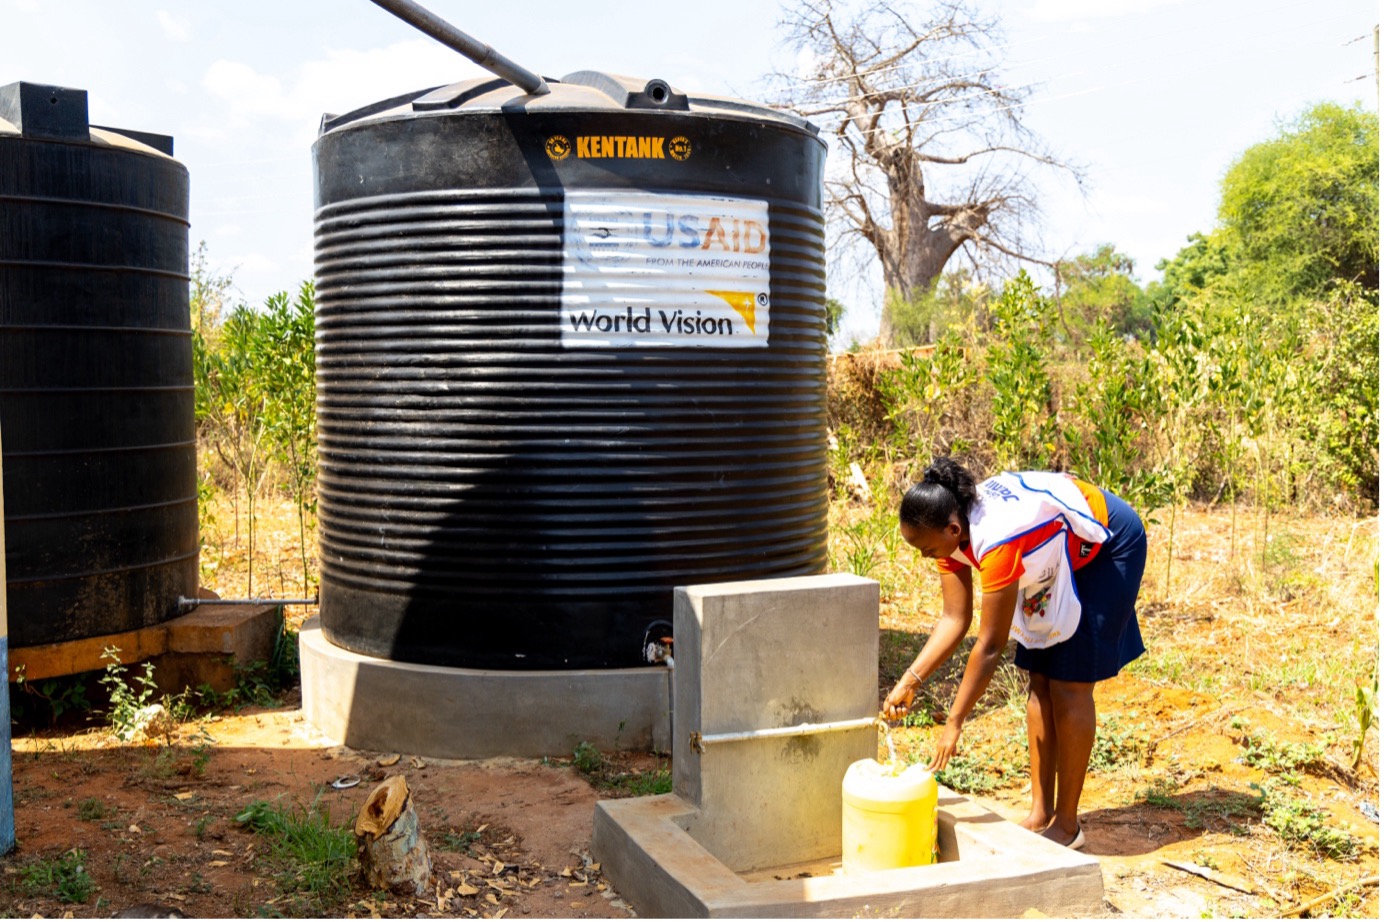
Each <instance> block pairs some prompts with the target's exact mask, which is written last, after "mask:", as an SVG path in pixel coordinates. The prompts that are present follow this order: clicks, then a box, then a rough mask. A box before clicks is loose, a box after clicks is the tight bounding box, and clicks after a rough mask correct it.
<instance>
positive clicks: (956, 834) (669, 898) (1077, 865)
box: [591, 788, 1104, 919]
mask: <svg viewBox="0 0 1384 922" xmlns="http://www.w3.org/2000/svg"><path fill="white" fill-rule="evenodd" d="M696 812H697V808H696V807H694V806H691V805H689V804H688V803H687V802H686V801H684V800H683V799H682V798H680V797H678V796H677V795H675V794H668V795H664V796H660V797H639V798H633V799H628V800H603V801H600V802H598V803H597V804H596V816H595V823H594V828H593V830H592V839H591V854H592V856H593V857H594V858H595V859H596V860H597V861H599V862H600V863H601V873H602V874H604V875H605V877H606V879H607V880H609V881H610V882H611V884H613V885H614V887H615V890H616V892H618V893H619V894H620V896H621V898H623V899H624V900H626V901H627V902H628V903H629V904H630V905H631V906H633V907H634V908H635V910H636V911H637V912H638V913H639V915H640V916H642V917H645V918H703V919H706V918H754V917H768V918H857V917H865V916H879V917H886V918H915V919H916V918H1018V917H1020V916H1023V915H1024V914H1025V913H1028V914H1030V915H1032V912H1030V910H1035V911H1037V912H1038V913H1041V914H1042V915H1043V916H1052V917H1058V918H1071V917H1078V916H1093V915H1101V914H1103V908H1104V891H1103V887H1102V882H1101V872H1100V862H1099V861H1097V860H1096V859H1095V858H1093V857H1090V856H1088V855H1083V854H1081V853H1080V852H1074V851H1072V850H1070V849H1067V848H1063V847H1062V846H1060V845H1057V844H1055V843H1053V842H1049V841H1048V840H1047V839H1044V838H1043V837H1042V836H1038V835H1034V834H1033V833H1031V832H1028V831H1027V830H1025V829H1023V828H1021V827H1020V826H1018V825H1017V824H1015V823H1011V822H1009V821H1008V820H1005V819H1003V818H1001V817H1000V816H998V815H997V814H995V813H992V812H990V811H988V810H985V809H983V808H982V807H980V806H978V805H976V804H975V803H973V802H971V801H970V800H968V799H966V798H965V797H962V796H960V795H958V794H955V793H953V792H951V791H949V790H947V789H946V788H942V789H941V791H940V797H939V799H938V811H937V819H938V835H937V838H938V844H939V848H940V850H941V857H942V860H941V861H940V862H938V863H937V864H932V865H926V866H922V867H912V868H898V869H896V870H892V871H873V872H870V873H863V874H850V875H846V874H843V873H842V871H841V867H840V860H839V859H837V860H835V861H831V860H824V861H819V862H815V863H812V864H800V865H791V866H785V867H781V868H765V869H760V870H756V871H754V872H743V873H740V874H737V873H735V872H734V871H732V870H731V869H730V868H728V867H727V866H726V865H725V864H723V863H722V862H721V861H720V860H719V859H717V858H716V856H714V855H713V854H711V852H709V851H707V849H705V848H704V847H702V845H701V844H699V843H698V842H697V841H696V840H695V839H694V838H693V836H692V834H691V833H689V832H688V831H687V828H688V826H689V825H691V821H692V819H693V818H694V814H695V813H696Z"/></svg>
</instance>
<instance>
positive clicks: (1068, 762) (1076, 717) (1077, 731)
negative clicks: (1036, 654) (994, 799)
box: [1043, 679, 1096, 845]
mask: <svg viewBox="0 0 1384 922" xmlns="http://www.w3.org/2000/svg"><path fill="white" fill-rule="evenodd" d="M1095 688H1096V686H1095V683H1094V682H1063V681H1061V680H1059V679H1049V680H1048V690H1049V697H1050V699H1051V701H1052V718H1053V726H1054V727H1055V728H1056V730H1057V746H1056V749H1057V752H1056V759H1057V809H1056V811H1055V813H1054V815H1053V819H1052V823H1051V824H1050V825H1049V826H1048V828H1047V831H1045V832H1044V833H1043V834H1044V835H1045V836H1046V837H1047V838H1049V839H1052V840H1053V841H1054V842H1060V843H1062V844H1063V845H1066V844H1067V843H1069V842H1071V841H1072V840H1073V839H1075V838H1076V834H1077V831H1078V830H1079V829H1080V827H1079V826H1078V825H1077V820H1076V814H1077V806H1078V805H1079V804H1080V803H1081V788H1082V785H1084V784H1085V782H1086V768H1087V766H1088V765H1089V764H1090V761H1091V747H1092V746H1094V745H1095V742H1096V698H1095Z"/></svg>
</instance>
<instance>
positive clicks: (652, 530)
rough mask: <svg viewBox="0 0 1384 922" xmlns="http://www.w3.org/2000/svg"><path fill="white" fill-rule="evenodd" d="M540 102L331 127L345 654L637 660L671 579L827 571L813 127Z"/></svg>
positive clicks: (504, 96)
mask: <svg viewBox="0 0 1384 922" xmlns="http://www.w3.org/2000/svg"><path fill="white" fill-rule="evenodd" d="M550 86H551V88H552V93H551V94H550V95H546V96H541V97H526V96H525V95H524V94H523V93H522V92H521V91H519V90H517V89H515V88H514V87H511V86H510V85H509V84H507V83H504V82H503V81H500V80H495V79H484V80H474V81H470V82H466V83H461V84H457V85H454V86H448V87H443V88H439V89H436V90H433V91H430V92H426V93H422V94H416V95H414V96H407V97H402V98H398V99H392V100H387V101H384V102H382V103H379V104H377V105H374V106H370V107H367V108H365V109H362V110H359V111H358V112H354V113H351V114H349V115H345V116H341V117H335V118H334V117H330V116H328V117H326V118H324V120H323V124H322V132H321V135H320V137H319V138H318V140H317V143H316V144H315V145H314V148H313V152H314V164H315V170H316V205H317V212H316V221H317V227H316V238H317V239H316V276H317V296H318V300H317V382H318V440H319V463H320V472H319V479H318V490H319V501H320V505H319V511H320V521H321V531H320V535H321V555H322V595H321V619H322V628H323V632H324V633H325V635H326V637H327V638H328V639H329V640H331V641H332V642H333V643H335V644H337V645H338V646H341V647H345V648H346V649H349V650H353V651H356V652H360V653H365V654H371V655H376V656H383V657H388V658H392V659H395V660H402V661H406V662H419V663H435V664H442V665H451V666H466V667H474V668H502V669H527V668H533V669H537V668H603V667H623V666H634V665H639V664H640V663H641V662H642V659H641V651H642V646H643V642H644V640H645V639H646V637H647V636H648V635H650V633H651V632H652V634H653V636H657V635H658V634H668V633H671V627H670V626H665V625H658V624H656V623H655V622H658V621H660V620H665V621H666V620H671V617H672V605H673V592H672V590H673V588H674V587H675V586H679V585H688V584H695V583H708V582H722V581H728V580H740V579H760V578H769V577H781V576H791V575H800V574H811V573H818V572H821V571H822V570H823V569H824V568H825V565H826V561H827V549H826V535H827V488H826V406H825V403H826V396H825V355H826V345H827V342H826V340H827V337H826V324H825V313H824V308H823V294H824V289H825V272H824V266H823V226H822V167H823V160H824V155H825V145H824V144H823V143H822V142H821V141H820V140H819V139H818V138H817V136H816V129H815V128H813V127H812V126H811V125H809V124H808V123H806V122H804V121H803V120H801V119H798V118H796V117H793V116H790V115H786V114H783V113H779V112H775V111H773V110H770V109H767V108H763V107H761V106H756V105H753V104H750V103H746V102H743V101H739V100H731V99H719V98H688V97H686V96H684V95H682V94H680V93H678V92H677V91H676V90H674V89H673V88H672V87H670V86H668V84H666V83H664V82H663V81H660V80H652V81H643V80H639V81H631V80H628V79H624V78H619V77H612V76H609V75H606V74H600V73H593V72H582V73H578V74H572V75H569V76H567V77H564V78H563V79H562V81H561V82H557V81H552V82H550Z"/></svg>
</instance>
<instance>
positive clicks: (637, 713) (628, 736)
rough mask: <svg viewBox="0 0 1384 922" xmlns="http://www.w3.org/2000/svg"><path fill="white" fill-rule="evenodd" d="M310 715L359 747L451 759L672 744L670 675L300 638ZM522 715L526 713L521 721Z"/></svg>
mask: <svg viewBox="0 0 1384 922" xmlns="http://www.w3.org/2000/svg"><path fill="white" fill-rule="evenodd" d="M298 644H299V660H300V664H301V668H302V687H303V715H304V717H306V719H307V720H308V722H309V723H311V724H313V725H314V726H315V727H317V728H318V729H319V730H320V731H322V733H324V734H325V735H326V736H328V737H329V738H331V739H333V740H335V741H336V742H338V743H341V744H344V745H347V746H351V747H353V748H356V749H366V750H373V751H385V752H407V753H411V754H414V755H421V756H432V757H434V758H447V759H487V758H493V757H496V756H515V757H530V758H536V757H541V756H562V757H566V756H570V755H571V754H572V751H573V750H574V749H575V748H576V747H577V745H578V744H580V743H582V742H588V743H591V744H592V745H594V746H596V747H597V748H598V749H602V750H607V751H608V750H633V751H651V750H657V751H664V752H666V751H667V750H668V748H669V745H670V738H669V733H670V727H669V698H668V690H669V675H668V673H669V670H668V669H667V668H666V667H663V666H651V667H647V668H637V669H601V670H597V669H586V670H544V671H532V672H517V671H515V672H509V671H501V670H488V669H459V668H451V667H446V666H428V665H420V664H417V663H398V662H393V661H391V660H384V659H379V658H377V657H372V656H365V655H362V654H359V653H352V652H351V651H349V650H343V649H342V648H340V647H337V646H335V645H334V644H332V643H330V642H329V641H328V640H327V639H326V637H324V636H323V634H322V629H321V625H320V623H319V621H318V620H317V619H316V618H312V619H310V620H308V621H307V622H305V623H304V624H303V626H302V629H301V631H300V632H299V637H298ZM516 715H518V716H516Z"/></svg>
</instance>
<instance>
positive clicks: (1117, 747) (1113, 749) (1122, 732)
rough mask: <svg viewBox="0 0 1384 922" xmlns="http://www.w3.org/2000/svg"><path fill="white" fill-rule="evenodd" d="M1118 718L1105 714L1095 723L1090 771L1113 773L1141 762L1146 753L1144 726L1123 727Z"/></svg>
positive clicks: (1117, 716) (1146, 740)
mask: <svg viewBox="0 0 1384 922" xmlns="http://www.w3.org/2000/svg"><path fill="white" fill-rule="evenodd" d="M1119 718H1120V715H1118V714H1107V715H1103V716H1102V717H1101V718H1100V719H1099V720H1098V721H1097V724H1096V742H1095V745H1094V746H1093V747H1092V748H1091V761H1090V769H1091V771H1095V772H1108V771H1114V770H1115V769H1117V768H1123V767H1124V766H1126V765H1137V764H1139V763H1140V762H1142V761H1143V759H1144V754H1145V752H1147V751H1148V739H1147V737H1146V736H1145V735H1144V732H1143V731H1144V725H1143V724H1136V725H1135V726H1133V727H1125V726H1122V725H1121V721H1120V719H1119Z"/></svg>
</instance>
